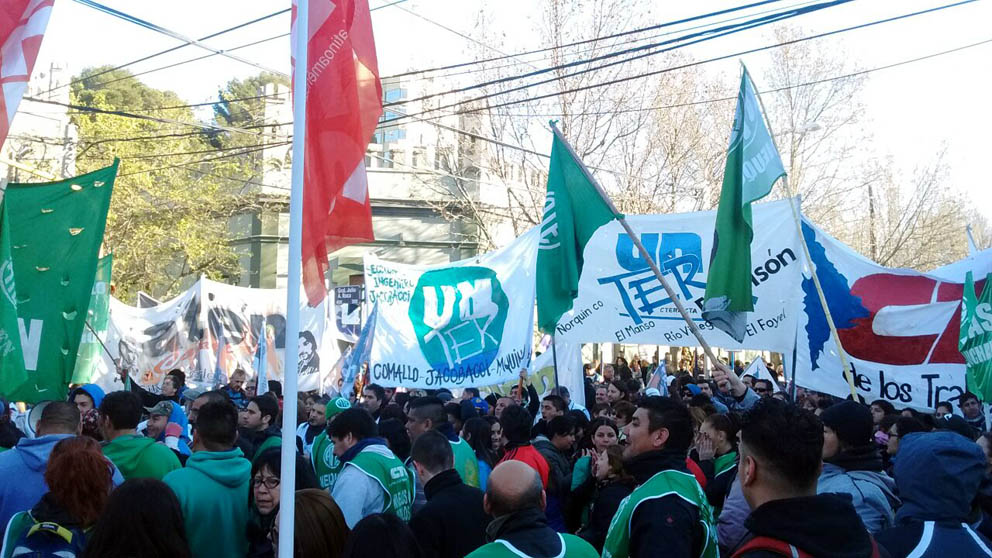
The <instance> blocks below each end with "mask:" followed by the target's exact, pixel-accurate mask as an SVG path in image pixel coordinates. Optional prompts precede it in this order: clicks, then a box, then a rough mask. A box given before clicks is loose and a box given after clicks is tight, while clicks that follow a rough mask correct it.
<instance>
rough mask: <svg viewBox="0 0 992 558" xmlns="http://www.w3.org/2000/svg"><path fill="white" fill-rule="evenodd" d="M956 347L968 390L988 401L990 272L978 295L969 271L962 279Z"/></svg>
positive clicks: (991, 380) (991, 393)
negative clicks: (966, 370)
mask: <svg viewBox="0 0 992 558" xmlns="http://www.w3.org/2000/svg"><path fill="white" fill-rule="evenodd" d="M958 349H960V351H961V354H962V355H964V360H965V362H967V363H968V373H967V377H966V381H967V386H968V391H970V392H972V393H974V394H975V395H977V396H978V398H979V399H981V400H982V401H985V402H986V403H988V402H992V273H990V274H989V275H988V276H987V277H986V278H985V288H983V289H982V296H981V297H978V296H976V295H975V280H974V279H973V278H972V276H971V272H970V271H969V272H968V275H967V276H966V278H965V282H964V295H963V296H962V299H961V329H960V332H959V334H958Z"/></svg>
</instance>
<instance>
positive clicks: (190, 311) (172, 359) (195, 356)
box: [98, 279, 343, 392]
mask: <svg viewBox="0 0 992 558" xmlns="http://www.w3.org/2000/svg"><path fill="white" fill-rule="evenodd" d="M328 300H329V299H328V298H325V302H324V303H323V304H321V305H320V306H318V307H316V308H311V307H309V306H307V305H306V304H305V303H304V305H303V308H302V309H301V311H300V368H299V373H300V376H299V382H300V383H299V387H300V391H309V390H315V389H320V387H321V382H322V380H323V379H324V376H325V375H326V374H327V372H328V371H329V370H330V369H331V367H332V366H333V365H334V363H335V362H336V361H337V360H338V358H339V357H340V350H339V348H338V343H337V340H338V339H339V338H341V337H343V336H342V335H341V334H340V333H339V332H338V330H337V327H336V325H335V320H334V317H333V316H332V315H329V313H328V310H327V307H328V305H329V303H328V302H327V301H328ZM285 307H286V291H285V290H282V289H249V288H244V287H235V286H232V285H225V284H223V283H217V282H214V281H210V280H209V279H201V280H200V281H198V282H197V283H196V284H195V285H193V286H192V287H190V289H189V290H187V291H186V292H184V293H182V294H180V295H179V296H177V297H175V298H173V299H171V300H168V301H166V302H163V303H161V304H159V305H157V306H153V307H151V308H137V307H133V306H128V305H126V304H124V303H123V302H121V301H119V300H117V299H115V298H113V297H111V299H110V327H109V331H108V335H107V339H106V340H105V341H106V343H107V347H108V349H109V351H110V353H111V355H110V357H113V358H114V359H117V358H120V360H121V363H122V366H124V367H126V368H127V369H128V370H129V374H130V375H131V378H132V380H133V381H136V382H138V383H139V384H140V385H142V386H143V387H145V388H146V389H148V390H149V391H154V392H157V391H158V389H159V384H160V383H161V381H162V378H164V377H165V375H166V374H167V373H168V372H169V371H170V370H172V369H175V368H178V369H181V370H183V371H184V372H185V373H186V381H187V383H188V384H189V385H190V386H191V387H195V388H197V389H209V388H211V387H213V386H215V385H217V384H220V383H224V382H226V381H227V378H228V376H229V374H230V373H231V372H233V371H234V369H236V368H241V369H243V370H245V372H247V373H248V377H249V378H252V377H254V376H255V370H254V367H253V364H252V360H253V359H254V357H255V355H256V352H257V351H258V349H259V343H260V342H261V341H263V340H264V342H265V343H266V350H265V356H266V364H267V366H266V378H267V379H268V380H278V381H280V382H282V380H283V367H284V365H283V363H284V362H285V361H284V352H285V346H286V339H285V336H286V312H285ZM104 356H105V358H106V359H107V360H108V365H109V369H110V370H113V369H114V368H113V363H112V362H110V361H109V357H108V356H107V355H106V354H105V355H104ZM113 376H114V374H113V373H112V372H111V373H110V374H109V377H104V378H101V379H100V380H99V381H98V383H100V384H101V385H103V386H104V387H105V388H107V389H111V390H112V389H120V387H121V385H120V383H119V382H115V380H114V377H113Z"/></svg>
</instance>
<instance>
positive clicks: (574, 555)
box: [466, 533, 599, 558]
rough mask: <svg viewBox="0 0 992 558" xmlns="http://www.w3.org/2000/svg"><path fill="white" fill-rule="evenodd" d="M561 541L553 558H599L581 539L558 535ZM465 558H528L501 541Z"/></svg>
mask: <svg viewBox="0 0 992 558" xmlns="http://www.w3.org/2000/svg"><path fill="white" fill-rule="evenodd" d="M558 538H560V539H561V544H562V550H561V553H560V554H558V556H555V558H599V553H597V552H596V549H595V548H593V547H592V545H591V544H589V543H587V542H586V541H584V540H583V539H581V538H579V537H576V536H575V535H563V534H560V533H559V534H558ZM466 558H530V557H529V556H528V555H526V554H524V553H523V552H520V551H519V550H517V549H516V548H515V547H514V546H513V545H512V544H510V543H508V542H506V541H504V540H503V539H496V540H495V541H493V542H491V543H489V544H486V545H482V546H480V547H479V548H478V549H476V550H475V552H473V553H471V554H469V555H468V556H467V557H466Z"/></svg>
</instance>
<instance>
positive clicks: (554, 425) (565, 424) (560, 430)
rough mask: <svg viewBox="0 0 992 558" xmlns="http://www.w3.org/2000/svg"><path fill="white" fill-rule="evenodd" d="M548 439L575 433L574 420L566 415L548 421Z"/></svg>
mask: <svg viewBox="0 0 992 558" xmlns="http://www.w3.org/2000/svg"><path fill="white" fill-rule="evenodd" d="M547 433H548V438H554V437H555V436H568V435H569V434H573V433H575V419H573V418H572V417H570V416H568V415H561V416H558V417H554V418H552V419H551V420H549V421H548V428H547Z"/></svg>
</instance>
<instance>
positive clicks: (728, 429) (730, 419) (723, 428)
mask: <svg viewBox="0 0 992 558" xmlns="http://www.w3.org/2000/svg"><path fill="white" fill-rule="evenodd" d="M703 422H704V423H706V422H708V423H709V424H710V426H712V427H713V429H714V430H716V431H718V432H723V433H724V434H726V435H727V441H728V442H730V445H732V446H734V447H737V431H738V430H740V428H741V426H740V417H738V416H737V415H736V414H734V413H727V414H725V415H724V414H714V415H710V416H708V417H706V420H705V421H703Z"/></svg>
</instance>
